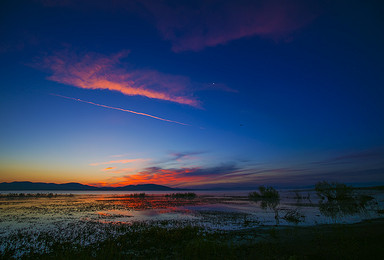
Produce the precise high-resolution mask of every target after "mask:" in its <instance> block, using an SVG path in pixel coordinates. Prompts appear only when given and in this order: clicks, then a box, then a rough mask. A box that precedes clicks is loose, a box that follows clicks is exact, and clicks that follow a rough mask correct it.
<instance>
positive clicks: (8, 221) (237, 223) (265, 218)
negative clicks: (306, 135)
mask: <svg viewBox="0 0 384 260" xmlns="http://www.w3.org/2000/svg"><path fill="white" fill-rule="evenodd" d="M188 192H190V191H188ZM12 193H22V194H24V195H22V196H20V195H17V194H9V193H5V192H3V193H2V194H1V196H0V239H1V242H0V252H4V251H5V250H9V249H10V248H13V249H17V250H15V252H18V254H19V256H21V255H23V254H24V253H26V252H29V251H31V250H38V249H39V250H48V248H49V241H48V242H47V241H46V240H44V239H42V238H43V237H44V236H45V237H49V238H50V240H52V241H51V243H54V241H68V242H71V243H76V244H79V245H89V244H92V243H96V242H99V241H103V240H105V239H107V238H110V237H117V236H119V235H121V234H123V233H124V232H125V231H124V229H120V228H116V227H121V226H127V227H129V226H132V225H137V224H140V223H145V224H149V225H154V226H161V227H167V228H173V227H180V226H186V225H191V226H198V227H201V228H203V229H205V230H207V231H208V232H210V231H212V232H216V231H230V230H241V229H244V230H246V229H250V228H257V227H259V228H269V227H281V228H284V227H286V226H314V225H320V224H332V223H342V224H350V223H357V222H361V221H363V220H367V219H375V218H379V217H382V216H383V214H382V213H383V210H382V209H383V207H384V193H383V192H382V191H376V190H361V191H357V193H358V194H359V196H360V197H362V198H365V199H362V200H361V201H358V202H357V201H356V200H353V201H350V200H348V201H323V200H321V199H320V198H319V197H318V196H317V195H316V193H315V192H314V191H297V192H294V191H288V190H281V191H280V192H279V193H280V199H279V200H259V201H254V200H250V199H249V198H248V196H247V195H248V193H249V191H195V192H194V193H195V194H196V195H197V196H196V197H192V198H188V197H184V198H183V197H181V198H177V197H175V196H170V193H167V192H164V191H161V192H157V191H156V192H145V194H139V193H137V192H136V193H134V192H124V191H120V192H113V193H111V192H108V191H101V192H84V191H80V192H78V191H76V192H74V191H60V192H54V193H53V194H49V192H47V191H33V192H31V191H28V192H22V191H18V192H12ZM27 193H28V194H27ZM142 193H144V192H142Z"/></svg>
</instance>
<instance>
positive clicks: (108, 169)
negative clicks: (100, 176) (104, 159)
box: [102, 167, 116, 171]
mask: <svg viewBox="0 0 384 260" xmlns="http://www.w3.org/2000/svg"><path fill="white" fill-rule="evenodd" d="M113 169H116V167H107V168H104V169H102V171H110V170H113Z"/></svg>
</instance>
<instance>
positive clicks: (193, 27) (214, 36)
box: [0, 0, 384, 188]
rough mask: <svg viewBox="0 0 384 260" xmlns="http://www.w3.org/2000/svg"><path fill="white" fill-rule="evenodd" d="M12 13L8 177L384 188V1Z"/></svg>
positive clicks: (0, 22)
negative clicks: (328, 183)
mask: <svg viewBox="0 0 384 260" xmlns="http://www.w3.org/2000/svg"><path fill="white" fill-rule="evenodd" d="M0 12H1V15H0V68H1V70H0V100H1V102H0V122H1V126H0V182H11V181H33V182H55V183H67V182H79V183H83V184H89V185H96V186H124V185H130V184H146V183H153V184H159V185H167V186H170V187H178V188H219V187H221V188H253V187H257V186H259V185H271V186H274V187H305V186H310V185H314V184H315V183H316V182H318V181H323V180H326V181H337V182H344V183H348V184H352V185H356V186H363V185H380V184H384V73H383V71H384V50H383V46H384V33H383V32H384V16H383V15H382V14H383V12H384V4H383V3H382V1H369V0H368V1H366V0H364V1H363V0H361V1H356V0H350V1H341V0H336V1H330V0H329V1H328V0H323V1H320V0H292V1H285V0H254V1H251V0H249V1H247V0H239V1H226V0H208V1H207V0H205V1H202V0H196V1H180V0H179V1H177V0H172V1H171V0H131V1H123V0H114V1H100V0H80V1H79V0H62V1H59V0H29V1H23V0H21V1H10V0H5V1H1V7H0Z"/></svg>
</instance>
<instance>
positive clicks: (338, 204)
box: [319, 194, 377, 220]
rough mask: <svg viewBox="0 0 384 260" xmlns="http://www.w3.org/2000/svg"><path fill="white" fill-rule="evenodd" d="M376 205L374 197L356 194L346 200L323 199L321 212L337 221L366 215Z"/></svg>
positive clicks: (320, 205)
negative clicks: (346, 217) (347, 217)
mask: <svg viewBox="0 0 384 260" xmlns="http://www.w3.org/2000/svg"><path fill="white" fill-rule="evenodd" d="M376 205H377V202H376V200H375V199H374V198H373V197H371V196H368V195H355V194H354V195H351V196H349V197H347V198H344V199H325V198H321V199H320V201H319V210H320V213H321V214H322V215H324V216H326V217H330V218H332V219H334V220H337V219H340V218H342V217H345V216H352V215H357V214H364V213H366V212H367V210H369V209H371V208H373V207H375V206H376Z"/></svg>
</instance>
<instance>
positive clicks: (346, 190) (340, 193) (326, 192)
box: [315, 181, 353, 201]
mask: <svg viewBox="0 0 384 260" xmlns="http://www.w3.org/2000/svg"><path fill="white" fill-rule="evenodd" d="M315 191H316V193H317V195H318V196H319V197H320V198H321V199H325V198H326V199H327V200H328V201H331V200H349V199H351V198H352V197H353V190H352V188H351V187H350V186H347V185H346V184H344V183H338V182H331V183H329V182H326V181H320V182H318V183H316V185H315Z"/></svg>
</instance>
